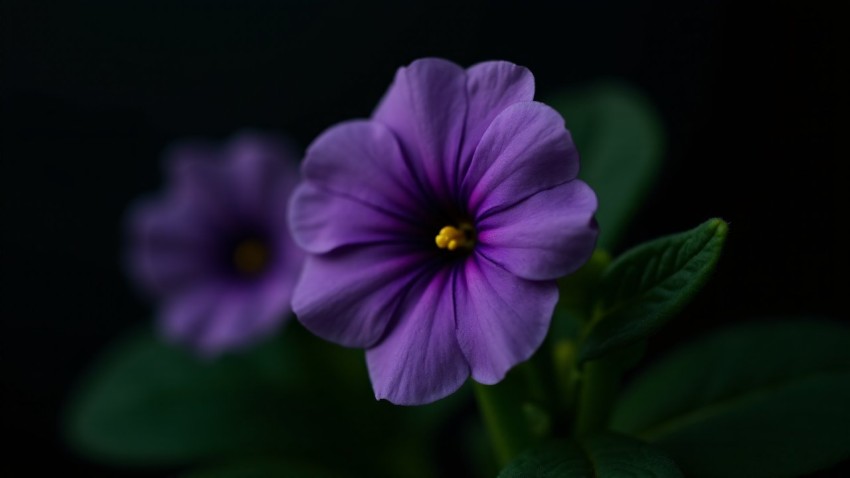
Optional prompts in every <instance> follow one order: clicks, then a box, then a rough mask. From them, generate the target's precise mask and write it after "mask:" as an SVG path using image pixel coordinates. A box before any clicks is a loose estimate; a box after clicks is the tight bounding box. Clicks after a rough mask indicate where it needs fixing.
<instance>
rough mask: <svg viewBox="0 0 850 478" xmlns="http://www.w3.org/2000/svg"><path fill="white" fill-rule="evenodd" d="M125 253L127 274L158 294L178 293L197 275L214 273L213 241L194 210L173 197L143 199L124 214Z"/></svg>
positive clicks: (203, 275)
mask: <svg viewBox="0 0 850 478" xmlns="http://www.w3.org/2000/svg"><path fill="white" fill-rule="evenodd" d="M128 217H129V222H128V236H129V240H130V241H132V243H131V245H130V247H129V250H128V253H127V268H128V270H129V273H130V275H131V276H133V277H134V278H135V279H136V281H138V283H139V284H140V285H141V286H142V287H143V288H144V289H146V290H147V291H148V292H150V293H152V294H153V295H155V296H158V297H167V296H171V295H175V294H179V293H180V292H181V291H183V290H184V289H185V288H186V287H188V286H191V285H192V284H193V283H195V282H196V281H198V280H199V279H203V278H205V277H208V276H210V275H214V274H216V273H217V271H216V270H215V269H214V267H213V264H214V263H215V260H214V259H215V254H216V251H217V249H216V246H217V243H216V241H215V240H214V238H211V237H210V236H209V235H208V234H207V233H206V231H207V227H206V225H205V224H203V223H202V222H201V221H200V220H199V219H198V218H197V216H196V215H195V214H194V208H192V207H189V206H188V205H186V204H185V203H184V202H181V201H178V200H176V199H173V198H168V197H167V198H163V199H158V200H154V201H146V202H143V203H140V204H139V205H137V206H135V207H134V208H133V209H132V210H131V211H130V212H129V214H128Z"/></svg>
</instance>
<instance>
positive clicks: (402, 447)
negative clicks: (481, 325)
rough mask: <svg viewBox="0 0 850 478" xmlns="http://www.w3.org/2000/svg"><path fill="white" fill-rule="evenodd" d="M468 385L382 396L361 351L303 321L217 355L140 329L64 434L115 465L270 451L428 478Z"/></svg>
mask: <svg viewBox="0 0 850 478" xmlns="http://www.w3.org/2000/svg"><path fill="white" fill-rule="evenodd" d="M465 392H466V393H459V394H455V396H453V397H450V398H448V399H445V400H442V401H440V402H437V403H435V404H432V405H429V406H425V407H416V408H403V407H396V406H394V405H391V404H389V403H387V402H378V401H376V400H375V399H374V394H373V392H372V390H371V388H370V385H369V379H368V376H367V374H366V370H365V365H364V359H363V353H362V351H357V350H350V349H344V348H342V347H338V346H335V345H333V344H329V343H326V342H323V341H321V340H319V339H317V338H316V337H313V336H312V335H310V334H309V333H308V332H306V331H305V330H304V329H303V328H302V327H301V326H300V325H299V324H297V323H293V324H290V325H289V326H288V327H287V330H286V331H285V333H284V334H283V337H278V338H274V339H271V340H270V341H268V342H267V343H265V344H262V345H260V346H258V347H256V348H254V349H252V350H250V351H247V352H245V353H242V354H234V355H228V356H224V357H222V358H220V359H217V360H215V361H212V362H207V361H203V360H199V359H197V358H195V357H193V356H191V355H190V354H188V353H186V352H185V351H183V350H180V349H178V348H175V347H172V346H169V345H166V344H163V343H161V342H160V341H159V340H157V339H156V338H155V337H154V336H152V335H151V334H149V333H143V334H136V335H134V336H132V337H131V338H129V339H127V340H125V341H123V342H121V343H119V344H116V346H115V347H114V348H113V349H112V350H111V351H109V352H108V353H107V354H106V355H105V356H104V357H103V358H102V359H101V360H100V361H99V362H98V363H97V364H96V367H95V368H94V370H93V373H92V374H91V375H90V376H89V377H88V380H86V381H84V382H83V383H82V384H81V387H80V388H79V391H78V393H77V394H76V396H75V397H74V399H73V400H72V404H71V406H70V408H69V410H68V414H67V420H66V422H67V423H66V424H67V436H68V440H69V442H70V443H71V444H72V445H73V446H74V447H75V448H76V449H77V450H79V451H80V452H81V453H83V454H84V455H86V456H88V457H90V458H92V459H95V460H98V461H101V462H106V463H115V464H126V465H151V466H154V465H156V466H163V465H179V464H189V463H198V462H202V461H206V460H210V459H213V458H214V459H216V460H218V461H221V460H223V459H227V458H239V457H245V456H252V457H255V456H259V457H262V456H273V457H277V458H281V459H288V458H293V459H297V460H298V463H323V464H324V463H330V464H332V465H333V466H334V467H335V468H336V469H338V470H344V471H349V470H354V471H357V470H361V471H364V470H365V471H369V472H370V473H371V476H394V475H396V474H397V473H398V470H399V469H401V468H402V467H404V469H406V467H407V466H410V465H411V464H413V466H412V469H413V470H415V476H429V475H430V474H432V473H431V472H432V470H431V469H430V468H429V467H430V464H429V461H428V460H427V456H426V454H427V453H428V451H427V445H426V443H428V439H429V437H431V436H432V435H433V434H434V433H435V431H436V429H437V428H438V427H439V426H440V424H442V423H444V422H445V420H446V418H447V417H448V416H450V415H451V413H452V411H453V410H457V409H458V407H459V406H462V404H463V403H464V402H465V401H466V400H468V397H469V394H468V390H466V391H465Z"/></svg>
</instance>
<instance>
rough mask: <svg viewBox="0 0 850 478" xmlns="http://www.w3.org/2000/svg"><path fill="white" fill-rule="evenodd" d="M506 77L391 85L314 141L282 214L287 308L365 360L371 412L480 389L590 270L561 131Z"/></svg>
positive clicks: (587, 235) (448, 69)
mask: <svg viewBox="0 0 850 478" xmlns="http://www.w3.org/2000/svg"><path fill="white" fill-rule="evenodd" d="M533 96H534V80H533V77H532V75H531V73H530V72H529V71H528V70H527V69H525V68H523V67H520V66H517V65H513V64H511V63H507V62H487V63H481V64H478V65H475V66H472V67H471V68H469V69H467V70H464V69H462V68H461V67H459V66H458V65H455V64H454V63H451V62H448V61H445V60H439V59H424V60H419V61H415V62H413V63H412V64H411V65H410V66H408V67H406V68H401V69H399V70H398V72H397V74H396V77H395V81H394V82H393V84H392V85H391V86H390V89H389V91H387V93H386V94H385V96H384V98H383V99H382V100H381V103H380V104H379V105H378V107H377V109H376V110H375V112H374V114H373V115H372V118H371V119H369V120H359V121H349V122H345V123H342V124H339V125H337V126H335V127H332V128H331V129H329V130H328V131H326V132H325V133H324V134H322V135H321V136H320V137H319V138H317V139H316V140H315V141H314V142H313V144H312V145H311V146H310V148H309V149H308V151H307V156H306V159H305V161H304V163H303V165H302V174H303V176H304V182H302V183H301V184H300V185H299V186H298V187H297V188H296V191H295V193H294V195H293V199H292V203H291V205H290V216H289V218H290V225H291V228H292V232H293V237H294V238H295V241H296V243H298V245H300V246H301V247H303V248H304V249H305V250H306V251H307V252H308V253H309V255H308V258H307V261H306V263H305V266H304V267H305V268H304V272H303V274H302V277H301V279H300V281H299V283H298V285H297V286H296V289H295V293H294V296H293V308H294V310H295V313H296V315H297V316H298V318H299V320H300V321H301V322H302V323H303V324H304V325H305V326H306V327H307V328H308V329H309V330H311V331H312V332H313V333H315V334H317V335H319V336H321V337H323V338H325V339H327V340H330V341H333V342H337V343H339V344H342V345H345V346H351V347H361V348H365V349H366V360H367V364H368V368H369V374H370V378H371V380H372V386H373V388H374V390H375V395H376V397H377V398H378V399H382V398H385V399H388V400H390V401H391V402H394V403H397V404H422V403H427V402H431V401H434V400H437V399H439V398H442V397H444V396H446V395H448V394H450V393H452V392H454V391H455V390H457V389H458V388H459V387H460V386H461V385H462V384H463V382H464V381H465V380H466V379H467V377H469V376H470V374H471V376H472V378H473V379H474V380H476V381H478V382H480V383H484V384H493V383H496V382H498V381H500V380H501V379H502V378H503V377H504V375H505V373H506V372H507V371H508V370H509V369H510V368H511V367H513V366H514V365H516V364H517V363H519V362H521V361H523V360H526V359H528V358H529V357H530V356H531V354H532V353H533V352H534V351H535V350H536V349H537V348H538V347H539V346H540V344H541V342H542V341H543V338H544V337H545V335H546V332H547V329H548V327H549V322H550V320H551V316H552V312H553V309H554V306H555V303H556V302H557V299H558V289H557V286H556V283H555V280H554V279H556V278H558V277H561V276H564V275H566V274H569V273H570V272H572V271H574V270H575V269H577V268H578V267H579V266H581V265H582V264H583V263H584V262H585V261H586V260H587V259H588V257H589V256H590V254H591V252H592V250H593V247H594V245H595V242H596V235H597V231H596V225H595V221H594V219H593V214H594V212H595V210H596V197H595V195H594V193H593V191H592V190H591V189H590V188H589V187H588V186H587V185H586V184H585V183H583V182H581V181H579V180H577V179H576V175H577V173H578V154H577V153H576V150H575V147H574V145H573V142H572V139H571V138H570V134H569V132H568V131H567V130H566V128H565V127H564V121H563V119H562V118H561V116H560V115H559V114H558V113H556V112H555V111H554V110H553V109H552V108H550V107H548V106H546V105H543V104H541V103H537V102H534V101H532V98H533Z"/></svg>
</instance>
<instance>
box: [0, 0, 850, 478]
mask: <svg viewBox="0 0 850 478" xmlns="http://www.w3.org/2000/svg"><path fill="white" fill-rule="evenodd" d="M842 28H846V25H845V24H844V22H841V23H840V16H839V15H838V13H837V12H835V11H830V10H828V9H826V8H821V7H818V6H816V5H814V4H813V2H803V3H799V2H779V3H775V4H772V6H770V7H769V8H768V7H761V6H756V5H742V4H741V3H740V2H731V1H729V2H706V1H692V2H672V1H671V2H612V1H597V2H590V1H586V0H580V1H573V2H568V1H560V2H536V1H525V2H522V3H521V4H519V3H512V2H501V1H484V0H480V1H450V2H442V1H420V0H416V1H407V2H399V1H390V0H387V1H377V2H376V1H372V2H344V1H341V0H340V1H331V0H314V1H306V0H285V1H277V2H272V1H243V2H201V1H187V2H181V3H180V4H177V3H176V2H156V1H155V2H109V1H88V2H65V3H63V4H60V5H50V6H48V5H44V4H42V3H41V2H17V3H14V2H13V3H10V2H3V4H2V6H0V39H2V43H1V44H0V46H2V50H0V75H2V76H0V115H2V125H0V126H2V127H0V164H2V173H0V181H2V188H0V195H2V202H0V205H1V206H0V207H2V215H3V216H2V227H3V229H2V247H0V271H1V272H2V278H3V281H2V284H3V285H2V289H0V290H2V300H0V317H1V318H2V332H1V333H0V340H2V348H0V353H2V367H3V374H2V377H3V380H2V387H3V392H2V393H3V404H2V412H3V422H2V423H3V434H4V435H5V436H6V437H7V438H10V439H11V440H10V442H11V448H9V447H8V446H9V445H4V453H3V455H4V458H3V460H2V464H0V469H2V467H10V468H9V470H12V469H16V467H18V466H21V465H25V466H26V467H27V468H25V469H26V470H29V472H28V473H27V475H31V476H40V475H42V474H44V473H47V472H49V471H51V470H62V471H63V474H66V475H71V476H74V475H77V474H80V475H85V476H92V477H96V476H117V475H118V473H117V472H116V471H115V470H114V469H110V468H108V467H105V466H100V465H96V464H93V463H89V462H87V461H85V460H83V459H81V458H78V457H75V456H74V455H73V454H72V453H71V452H70V451H68V450H67V449H66V447H65V446H64V445H63V443H62V441H61V437H60V434H59V425H58V418H59V416H60V413H61V411H62V406H63V404H64V402H65V400H66V398H67V395H68V393H69V390H71V387H72V386H73V384H74V383H75V382H76V381H77V380H78V379H79V378H80V377H81V375H82V374H83V373H84V371H85V370H86V368H87V366H88V365H90V363H91V362H92V361H93V360H94V359H95V358H96V357H97V354H98V352H99V351H101V350H102V349H103V347H105V346H106V344H108V343H109V342H110V341H111V340H113V339H114V338H115V337H116V336H118V335H120V334H121V333H122V332H123V331H126V330H127V329H128V328H129V327H131V326H133V325H134V324H142V323H145V322H147V321H148V320H149V318H150V316H151V313H152V309H151V307H150V305H149V304H147V303H145V302H144V301H143V300H142V299H141V298H140V297H139V296H138V295H137V294H135V293H134V291H133V288H132V287H131V286H130V285H129V283H128V282H127V281H126V280H125V278H124V275H123V272H122V269H121V264H120V257H121V251H122V217H123V214H124V212H125V210H126V208H127V206H128V205H129V204H130V202H131V201H133V200H134V199H135V198H137V197H139V196H140V195H143V194H146V193H149V192H152V191H155V190H157V189H159V188H160V187H161V182H162V175H161V163H160V153H161V152H162V150H163V148H165V147H166V146H167V145H168V144H169V143H171V142H172V141H174V140H176V139H180V138H184V137H186V136H195V137H198V136H200V137H205V138H211V139H225V138H227V137H228V136H230V135H231V134H232V133H233V132H235V131H238V130H240V129H244V128H248V127H249V128H254V129H260V130H267V131H272V132H281V133H284V134H287V135H288V136H290V137H291V138H292V139H293V140H294V141H295V142H296V143H297V144H299V145H300V146H301V147H302V148H303V147H306V146H307V145H308V144H309V143H310V141H311V140H312V138H314V137H315V136H316V135H317V134H318V133H320V132H321V131H322V130H324V129H325V128H327V127H328V126H330V125H332V124H334V123H336V122H339V121H341V120H345V119H349V118H355V117H365V116H368V115H369V114H370V112H371V110H372V108H373V107H374V106H375V104H376V103H377V101H378V99H379V98H380V96H381V95H382V94H383V92H384V90H385V89H386V88H387V86H388V85H389V83H390V81H391V80H392V77H393V74H394V71H395V70H396V68H398V67H399V66H401V65H404V64H407V63H409V62H410V61H412V60H414V59H416V58H419V57H423V56H440V57H445V58H448V59H451V60H453V61H455V62H457V63H460V64H462V65H470V64H473V63H477V62H479V61H483V60H490V59H506V60H510V61H513V62H515V63H519V64H522V65H525V66H527V67H529V68H530V69H531V70H532V72H533V73H534V75H535V77H536V79H537V89H538V97H545V96H546V94H547V93H550V92H554V91H556V90H558V89H560V88H562V87H565V86H570V85H577V86H578V85H582V84H587V83H589V82H592V81H594V80H597V79H600V78H618V79H623V80H626V81H628V82H630V83H632V84H633V85H635V86H636V87H637V88H639V89H640V90H641V91H642V92H643V93H644V94H645V95H647V96H648V97H649V99H650V100H651V101H652V102H654V104H655V105H656V107H657V110H658V112H659V114H660V116H661V118H662V121H663V123H664V126H665V127H666V130H667V133H668V138H669V143H668V148H667V156H666V162H665V165H664V168H663V173H662V174H661V176H660V177H659V178H658V181H657V183H656V186H655V187H654V188H653V190H652V191H651V193H650V194H649V199H648V201H647V202H646V203H645V204H644V205H643V206H642V208H641V210H640V213H639V214H638V215H637V216H636V217H635V219H634V222H633V227H632V228H631V229H630V231H629V233H628V235H627V236H626V237H625V240H624V241H622V244H623V245H624V247H627V246H630V245H634V244H636V243H638V242H640V241H643V240H646V239H650V238H652V237H655V236H658V235H661V234H666V233H670V232H675V231H679V230H684V229H687V228H690V227H693V226H695V225H697V224H698V223H700V222H702V221H703V220H705V219H707V218H709V217H712V216H719V217H722V218H723V219H725V220H727V221H728V222H729V223H730V235H729V238H728V242H727V248H726V251H725V253H724V256H723V258H722V259H721V262H720V265H719V268H718V271H717V273H716V275H715V277H714V279H713V280H712V281H711V282H710V284H709V286H708V287H707V288H706V289H705V290H704V291H703V292H702V293H701V294H700V295H699V296H698V298H697V299H696V300H695V301H694V302H693V303H692V304H691V305H690V306H689V307H688V308H687V309H686V311H685V312H684V314H683V316H682V317H681V318H680V319H679V320H678V321H676V322H673V323H672V324H671V325H670V326H669V327H667V328H666V329H665V330H664V331H663V332H662V333H661V334H660V335H659V336H658V337H656V338H655V339H653V346H655V347H656V348H657V350H659V351H663V350H666V349H668V348H669V347H672V346H674V345H676V344H678V343H680V342H681V341H683V340H687V339H688V338H689V337H693V336H695V335H696V334H698V333H699V332H701V331H703V330H707V329H711V328H714V327H716V326H718V325H721V324H723V323H730V322H736V321H739V320H743V319H746V318H751V317H778V316H801V315H804V316H824V317H833V318H838V319H847V312H846V310H847V309H846V293H847V292H846V291H847V285H848V281H847V279H846V271H847V270H848V266H850V261H848V252H847V244H850V240H848V233H847V228H846V221H847V217H848V211H847V208H846V206H845V205H846V204H850V200H848V199H850V198H848V187H847V176H846V173H844V174H842V173H840V170H839V164H838V163H839V154H841V159H844V160H846V159H847V152H846V151H845V150H844V149H843V148H842V149H839V139H843V137H844V136H845V135H846V129H845V126H846V115H845V114H843V113H844V112H845V111H846V108H847V106H848V105H847V84H850V81H848V78H847V74H846V66H847V64H846V63H847V58H848V50H847V48H846V47H845V46H843V45H846V44H847V43H845V40H846V38H839V36H844V34H843V32H841V31H840V29H842ZM840 45H841V46H840ZM840 113H841V114H840ZM839 151H840V153H839ZM843 170H844V169H843V168H842V169H841V171H843ZM614 252H618V251H614ZM33 457H38V458H37V459H36V460H34V459H33ZM841 470H845V471H846V470H847V466H846V464H845V465H844V466H843V468H842V467H838V468H836V469H834V470H831V471H830V472H824V473H822V474H819V475H813V476H829V475H828V473H834V474H837V473H840V472H841ZM3 474H4V475H7V476H8V473H3ZM18 476H19V475H18ZM122 476H124V475H122ZM126 476H156V473H153V472H150V473H145V472H133V473H130V472H127V473H126Z"/></svg>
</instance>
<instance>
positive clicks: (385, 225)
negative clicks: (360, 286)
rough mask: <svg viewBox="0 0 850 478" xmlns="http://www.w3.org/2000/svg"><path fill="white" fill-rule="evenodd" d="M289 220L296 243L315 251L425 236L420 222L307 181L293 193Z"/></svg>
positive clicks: (321, 252)
mask: <svg viewBox="0 0 850 478" xmlns="http://www.w3.org/2000/svg"><path fill="white" fill-rule="evenodd" d="M289 223H290V227H291V230H292V237H293V238H294V239H295V242H296V244H298V245H299V246H301V247H302V248H303V249H304V250H306V251H308V252H311V253H314V254H323V253H325V252H329V251H331V250H334V249H337V248H339V247H342V246H350V245H357V244H368V243H374V242H388V241H390V242H391V241H396V242H404V241H411V238H412V240H414V241H415V240H417V239H418V238H421V237H426V238H427V237H428V236H427V234H425V232H423V231H422V230H421V226H420V225H418V224H415V223H411V222H409V221H408V220H407V219H405V218H403V217H402V218H400V217H397V216H394V215H393V213H392V212H390V211H387V210H385V209H383V208H378V207H375V206H372V205H369V204H366V203H363V202H359V201H357V200H355V199H353V198H350V197H344V196H339V195H337V194H336V193H333V192H329V191H326V190H323V189H320V188H319V187H317V186H315V185H313V184H310V183H307V182H305V183H302V184H300V185H299V186H298V187H297V188H296V190H295V193H294V194H293V196H292V200H291V206H290V209H289Z"/></svg>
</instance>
